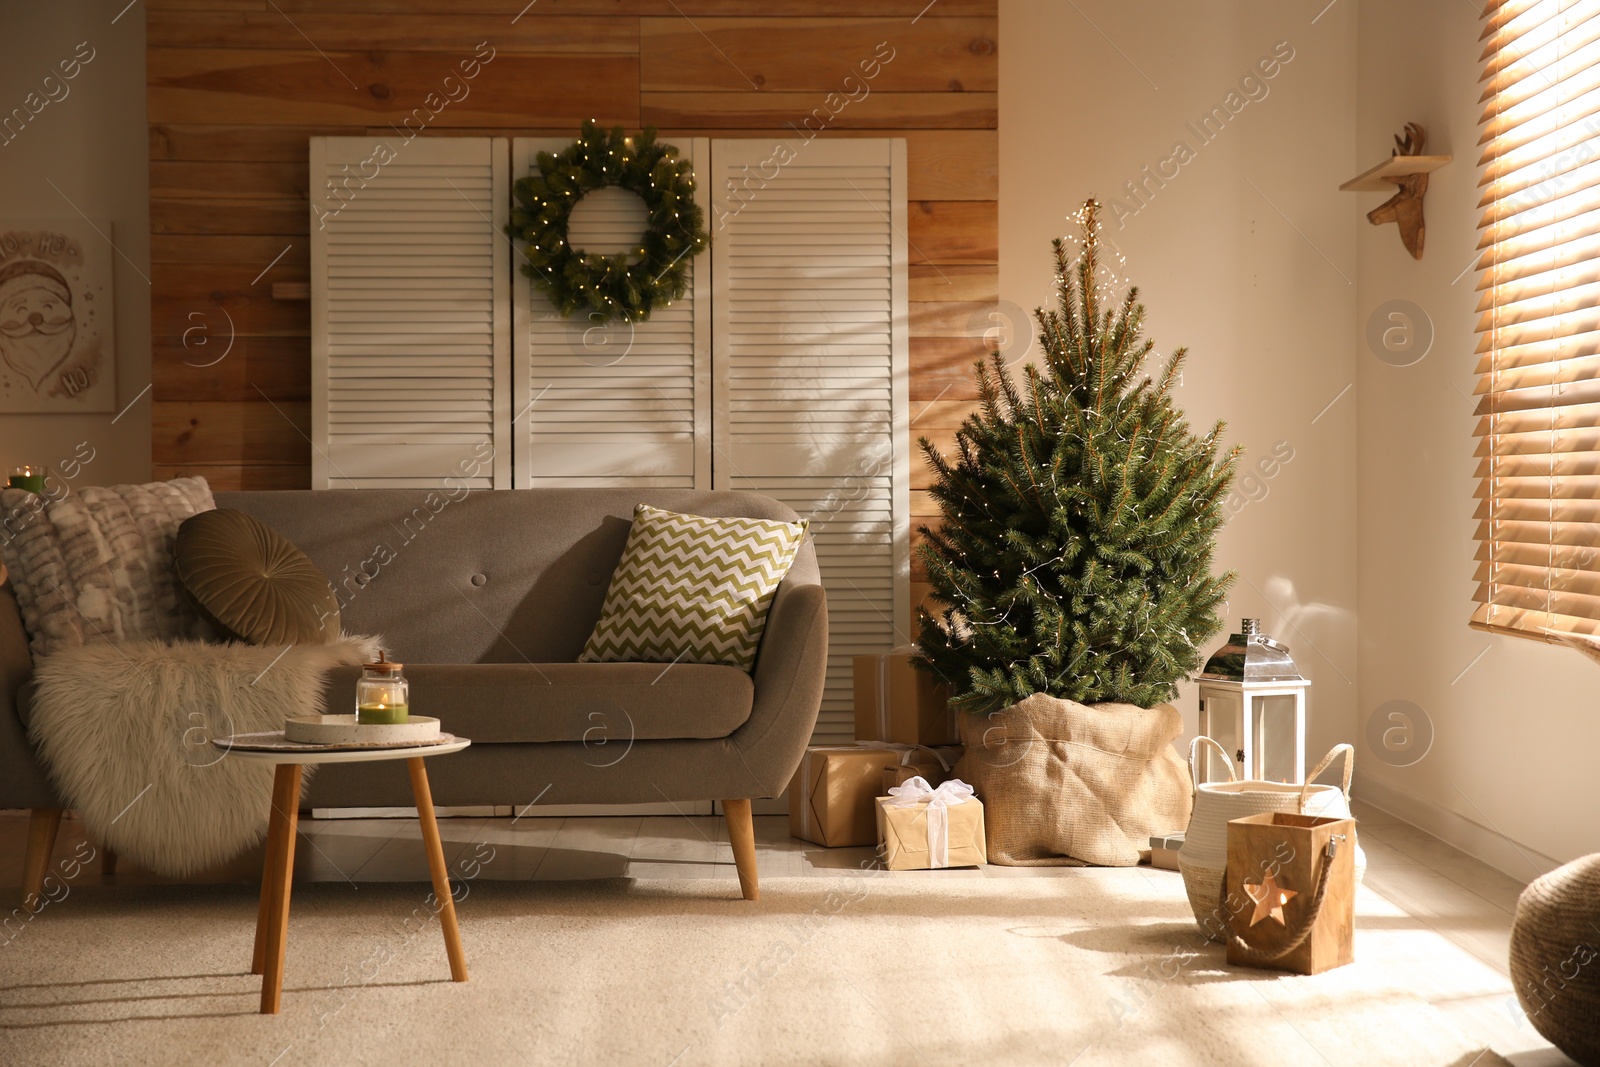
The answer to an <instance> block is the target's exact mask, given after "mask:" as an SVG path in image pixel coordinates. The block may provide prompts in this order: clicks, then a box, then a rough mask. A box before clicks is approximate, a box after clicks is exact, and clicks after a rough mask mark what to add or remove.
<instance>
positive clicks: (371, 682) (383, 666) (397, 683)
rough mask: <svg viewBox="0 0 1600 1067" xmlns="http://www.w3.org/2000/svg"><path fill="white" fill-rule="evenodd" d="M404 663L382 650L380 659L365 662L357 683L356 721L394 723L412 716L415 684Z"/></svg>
mask: <svg viewBox="0 0 1600 1067" xmlns="http://www.w3.org/2000/svg"><path fill="white" fill-rule="evenodd" d="M404 666H405V664H403V663H391V662H389V661H388V660H386V659H384V657H383V652H382V650H381V649H380V650H379V652H378V662H376V663H363V664H362V665H361V678H360V680H359V681H357V682H356V722H358V723H360V724H361V725H362V726H392V725H394V724H395V723H402V722H406V721H407V720H408V719H409V718H410V716H411V685H410V683H408V682H407V681H406V676H405V675H404V674H401V673H400V671H401V668H403V667H404Z"/></svg>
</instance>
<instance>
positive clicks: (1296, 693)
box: [1195, 619, 1311, 783]
mask: <svg viewBox="0 0 1600 1067" xmlns="http://www.w3.org/2000/svg"><path fill="white" fill-rule="evenodd" d="M1240 630H1241V631H1242V632H1240V633H1236V634H1232V635H1230V636H1229V638H1228V643H1227V644H1226V645H1223V646H1222V647H1221V648H1220V649H1218V650H1217V651H1216V652H1215V653H1214V654H1213V655H1212V657H1211V658H1210V659H1209V660H1207V661H1206V666H1205V670H1203V671H1201V672H1200V674H1199V675H1198V676H1197V677H1196V678H1195V681H1196V682H1197V683H1198V684H1199V687H1200V732H1201V733H1202V734H1205V735H1206V736H1207V737H1210V738H1211V739H1212V740H1214V741H1216V742H1217V743H1218V744H1219V745H1221V746H1222V747H1223V749H1224V750H1225V751H1227V752H1231V753H1233V758H1234V767H1233V771H1234V774H1235V775H1237V776H1238V777H1240V778H1247V779H1254V780H1256V781H1266V782H1295V783H1298V782H1302V781H1304V780H1305V776H1306V689H1307V688H1309V687H1310V685H1311V681H1310V679H1307V678H1304V677H1302V676H1301V674H1300V669H1299V668H1298V667H1296V666H1295V663H1294V660H1293V659H1290V658H1289V649H1288V648H1287V647H1286V646H1284V645H1281V644H1279V643H1278V642H1276V641H1274V640H1273V639H1272V638H1270V637H1268V636H1267V635H1266V634H1263V633H1262V632H1261V625H1260V621H1259V620H1257V619H1244V620H1243V621H1242V622H1241V624H1240ZM1216 762H1217V756H1216V753H1215V752H1212V751H1209V750H1208V751H1207V753H1206V756H1205V759H1204V761H1203V762H1202V763H1201V765H1200V776H1201V777H1200V780H1201V781H1202V782H1211V781H1226V780H1227V777H1228V775H1227V770H1226V768H1222V767H1217V766H1215V764H1216Z"/></svg>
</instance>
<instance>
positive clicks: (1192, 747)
mask: <svg viewBox="0 0 1600 1067" xmlns="http://www.w3.org/2000/svg"><path fill="white" fill-rule="evenodd" d="M1202 741H1204V742H1205V743H1206V744H1208V745H1210V746H1211V747H1212V748H1214V749H1216V750H1217V755H1219V756H1221V757H1222V765H1223V766H1224V767H1226V768H1228V781H1230V782H1237V781H1238V780H1239V776H1238V775H1236V774H1234V773H1233V758H1232V757H1231V756H1229V755H1228V750H1227V749H1225V748H1223V747H1222V746H1221V745H1219V744H1217V742H1216V739H1215V738H1211V737H1207V736H1206V735H1205V734H1197V735H1195V739H1194V740H1193V741H1190V742H1189V782H1190V784H1191V785H1193V786H1194V788H1195V792H1199V791H1200V768H1199V767H1198V766H1197V765H1196V762H1195V761H1196V760H1197V759H1198V758H1199V756H1200V751H1199V749H1200V742H1202Z"/></svg>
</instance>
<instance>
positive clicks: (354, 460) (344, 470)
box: [311, 137, 511, 489]
mask: <svg viewBox="0 0 1600 1067" xmlns="http://www.w3.org/2000/svg"><path fill="white" fill-rule="evenodd" d="M508 178H509V143H508V142H507V141H506V140H505V139H503V138H501V139H494V138H487V137H472V138H444V137H440V138H418V139H416V140H413V141H409V142H408V141H406V140H404V139H403V138H401V137H395V138H384V139H369V138H364V137H362V138H356V137H314V138H312V139H311V185H312V188H311V201H312V220H311V262H312V267H311V271H312V367H313V374H312V440H313V444H314V447H313V449H312V485H313V486H314V487H317V488H329V487H336V488H351V487H359V488H438V487H466V488H473V489H489V488H496V487H499V488H506V487H509V485H510V470H511V465H510V454H509V449H508V448H506V447H505V445H506V442H507V438H505V436H504V429H503V427H504V425H505V424H506V423H507V422H508V420H509V409H510V399H511V398H510V375H509V370H510V366H509V342H510V314H509V310H510V278H509V273H508V270H509V268H508V264H507V262H506V256H505V248H506V244H507V242H506V240H505V238H504V237H503V236H502V235H501V233H500V227H501V226H502V225H504V223H505V221H506V219H507V217H508V213H509V206H508V201H509V196H510V191H509V185H508Z"/></svg>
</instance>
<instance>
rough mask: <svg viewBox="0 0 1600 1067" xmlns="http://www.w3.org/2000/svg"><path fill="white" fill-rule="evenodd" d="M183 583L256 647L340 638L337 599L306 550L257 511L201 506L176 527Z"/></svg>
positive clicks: (223, 625)
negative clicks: (213, 508) (268, 523)
mask: <svg viewBox="0 0 1600 1067" xmlns="http://www.w3.org/2000/svg"><path fill="white" fill-rule="evenodd" d="M173 557H174V563H175V565H176V568H177V572H178V580H179V581H180V582H182V583H183V587H184V589H186V590H187V591H188V593H189V595H190V596H191V597H193V598H194V601H195V603H196V604H198V605H199V607H200V610H201V611H202V612H203V613H205V615H206V617H207V618H209V619H210V620H211V621H212V622H214V623H216V625H217V626H218V627H219V628H220V629H222V630H223V631H224V632H226V633H228V634H229V635H231V636H233V637H235V638H238V639H239V640H241V641H248V642H250V643H251V644H252V645H320V644H326V643H328V642H330V641H333V640H336V639H337V638H338V636H339V600H338V598H337V597H336V596H334V593H333V587H332V586H330V585H329V584H328V579H327V577H326V576H325V575H324V574H323V573H322V572H321V571H320V570H318V569H317V566H316V564H314V563H312V562H311V560H310V559H308V558H307V557H306V554H305V553H304V552H302V551H300V550H299V549H298V548H296V547H295V546H294V544H293V543H292V542H291V541H290V540H289V539H288V538H286V537H284V536H283V535H282V534H280V533H278V531H276V530H274V529H273V528H272V527H270V526H268V525H267V524H266V523H264V522H262V521H261V520H260V519H257V518H256V517H255V516H253V515H248V514H246V513H245V512H242V511H237V510H235V509H232V508H217V509H215V510H212V511H202V512H200V514H198V515H195V516H192V517H191V518H189V519H186V520H184V523H183V525H182V526H179V527H178V540H177V544H176V546H175V548H174V552H173Z"/></svg>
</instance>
